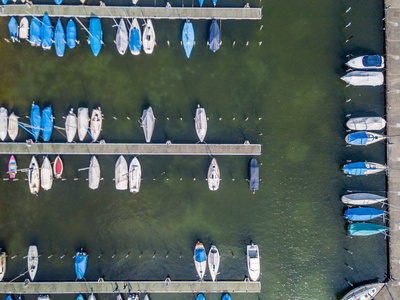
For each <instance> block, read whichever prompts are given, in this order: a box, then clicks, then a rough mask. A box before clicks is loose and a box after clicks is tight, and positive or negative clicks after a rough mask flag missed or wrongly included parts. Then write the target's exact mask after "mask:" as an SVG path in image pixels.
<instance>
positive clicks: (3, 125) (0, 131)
mask: <svg viewBox="0 0 400 300" xmlns="http://www.w3.org/2000/svg"><path fill="white" fill-rule="evenodd" d="M7 131H8V111H7V109H6V108H4V107H0V140H2V141H4V140H5V139H6V138H7Z"/></svg>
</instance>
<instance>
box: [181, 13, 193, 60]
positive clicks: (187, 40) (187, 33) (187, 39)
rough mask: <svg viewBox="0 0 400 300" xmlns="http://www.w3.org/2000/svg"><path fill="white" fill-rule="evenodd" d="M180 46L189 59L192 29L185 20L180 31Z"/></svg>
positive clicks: (190, 23)
mask: <svg viewBox="0 0 400 300" xmlns="http://www.w3.org/2000/svg"><path fill="white" fill-rule="evenodd" d="M182 45H183V49H184V50H185V54H186V57H187V58H189V57H190V54H192V50H193V46H194V28H193V23H192V22H190V21H189V20H187V21H186V22H185V25H183V30H182Z"/></svg>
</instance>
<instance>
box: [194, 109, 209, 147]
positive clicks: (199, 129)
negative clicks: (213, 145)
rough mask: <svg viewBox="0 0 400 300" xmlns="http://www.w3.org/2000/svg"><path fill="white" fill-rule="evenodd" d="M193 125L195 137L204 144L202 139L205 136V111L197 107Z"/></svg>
mask: <svg viewBox="0 0 400 300" xmlns="http://www.w3.org/2000/svg"><path fill="white" fill-rule="evenodd" d="M194 125H195V127H196V133H197V136H198V137H199V139H200V142H204V138H205V137H206V134H207V116H206V110H205V109H204V108H201V107H200V105H197V109H196V115H195V117H194Z"/></svg>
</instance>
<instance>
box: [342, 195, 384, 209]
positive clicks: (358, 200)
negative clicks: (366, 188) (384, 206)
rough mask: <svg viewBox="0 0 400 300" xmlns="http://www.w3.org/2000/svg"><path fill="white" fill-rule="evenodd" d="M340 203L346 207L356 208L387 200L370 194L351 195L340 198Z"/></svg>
mask: <svg viewBox="0 0 400 300" xmlns="http://www.w3.org/2000/svg"><path fill="white" fill-rule="evenodd" d="M341 199H342V202H343V203H344V204H347V205H352V206H358V205H372V204H376V203H380V202H383V201H386V200H387V197H383V196H379V195H375V194H370V193H353V194H347V195H343V196H342V197H341Z"/></svg>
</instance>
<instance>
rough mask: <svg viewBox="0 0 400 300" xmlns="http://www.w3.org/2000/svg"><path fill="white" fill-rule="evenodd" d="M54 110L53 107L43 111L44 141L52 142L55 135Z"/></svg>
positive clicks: (42, 127)
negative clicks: (51, 139) (52, 135)
mask: <svg viewBox="0 0 400 300" xmlns="http://www.w3.org/2000/svg"><path fill="white" fill-rule="evenodd" d="M53 119H54V118H53V110H52V109H51V106H47V107H45V108H44V109H43V110H42V120H41V129H42V137H43V141H45V142H48V141H50V138H51V134H52V133H53V127H54V124H53Z"/></svg>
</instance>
